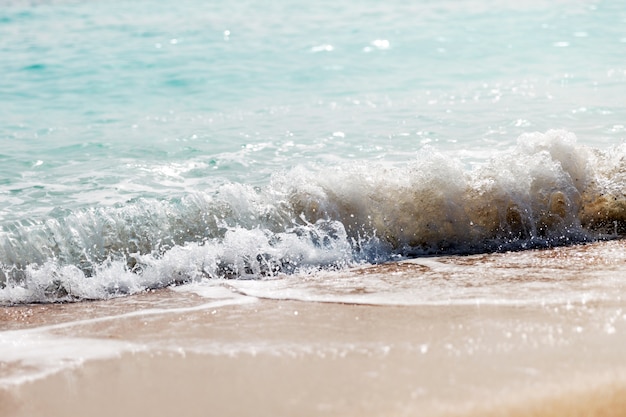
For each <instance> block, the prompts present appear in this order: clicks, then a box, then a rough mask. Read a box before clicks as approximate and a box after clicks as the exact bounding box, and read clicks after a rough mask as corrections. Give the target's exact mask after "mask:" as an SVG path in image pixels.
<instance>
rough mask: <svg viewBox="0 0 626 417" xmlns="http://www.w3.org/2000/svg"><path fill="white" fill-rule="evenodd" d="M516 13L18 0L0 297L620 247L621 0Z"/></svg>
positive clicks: (3, 116) (7, 107) (92, 294)
mask: <svg viewBox="0 0 626 417" xmlns="http://www.w3.org/2000/svg"><path fill="white" fill-rule="evenodd" d="M510 3H511V2H507V1H487V0H481V1H443V2H441V1H437V2H434V1H433V2H431V1H419V2H413V3H411V4H406V3H405V2H393V1H391V2H384V3H381V2H373V1H359V2H356V1H349V2H328V1H322V2H315V3H310V2H309V3H305V2H287V1H275V2H272V3H271V4H264V3H260V2H251V1H239V2H236V3H232V2H212V3H211V4H206V2H200V1H192V0H184V1H177V2H157V1H136V2H121V1H116V0H114V1H110V2H102V1H97V0H93V1H83V2H75V1H63V0H61V1H49V2H44V1H42V2H26V1H21V0H17V1H9V2H4V4H3V5H2V8H1V9H0V74H2V76H1V77H0V141H1V143H2V147H1V148H0V161H1V165H0V227H1V231H0V265H1V270H2V274H0V287H2V288H0V302H2V303H17V302H30V301H57V300H74V299H83V298H106V297H110V296H114V295H118V294H127V293H133V292H137V291H142V290H144V289H146V288H155V287H161V286H165V285H170V284H172V283H180V282H188V281H197V280H202V279H207V278H209V279H210V278H223V277H226V278H241V277H243V278H265V277H271V276H274V275H276V274H280V273H290V274H291V273H294V272H295V273H297V272H302V271H306V270H311V269H313V270H317V269H320V268H322V269H327V268H331V269H334V268H343V267H346V266H350V265H354V264H356V263H361V262H381V261H386V260H390V259H396V258H398V257H406V256H415V255H422V254H437V253H461V254H462V253H473V252H481V251H492V250H507V249H523V248H526V247H544V246H550V245H560V244H569V243H576V242H585V241H589V240H595V239H599V238H606V237H616V236H617V235H619V234H621V233H622V232H623V231H624V229H626V227H625V225H626V223H624V220H626V216H624V215H623V214H622V213H623V212H624V208H626V203H624V201H625V198H624V193H623V191H622V189H623V180H624V179H626V178H625V173H626V164H625V163H624V162H623V161H622V157H624V156H626V148H624V146H623V145H622V143H623V137H624V134H625V131H626V106H624V104H623V103H624V102H623V97H624V95H625V93H626V61H624V58H623V57H624V56H626V9H624V8H623V5H622V4H621V2H619V1H596V2H585V1H557V2H554V1H531V2H520V4H510ZM533 132H540V133H533ZM603 196H610V197H611V198H604V197H603Z"/></svg>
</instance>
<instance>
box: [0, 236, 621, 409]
mask: <svg viewBox="0 0 626 417" xmlns="http://www.w3.org/2000/svg"><path fill="white" fill-rule="evenodd" d="M597 245H600V246H602V245H604V250H605V251H606V249H607V248H611V247H614V246H615V245H617V244H616V243H601V244H597ZM596 249H597V248H596ZM581 250H583V249H581V248H566V249H557V250H552V252H551V255H550V251H535V252H534V255H532V256H530V257H528V255H507V254H505V255H497V254H495V255H486V256H479V257H474V258H471V257H469V258H468V257H466V258H462V257H459V258H453V257H451V258H450V259H457V261H456V262H457V263H458V264H459V265H460V264H467V263H468V262H470V261H471V260H472V259H473V260H474V261H473V262H474V263H475V265H474V267H479V266H480V265H485V264H487V263H489V262H493V261H494V259H499V258H498V257H502V256H505V257H507V259H509V260H511V258H512V257H515V256H526V258H525V259H527V261H525V262H527V263H528V264H529V266H528V268H529V269H528V270H527V271H526V272H524V270H523V268H519V271H520V274H526V273H532V272H533V269H532V267H531V265H530V264H532V263H534V264H535V265H536V264H537V262H538V259H541V258H542V257H544V258H545V257H548V256H556V255H555V253H556V254H559V253H560V255H559V259H561V261H559V262H561V263H562V264H564V265H566V264H567V263H568V262H569V261H571V259H569V261H568V259H567V256H566V255H567V254H570V255H571V256H573V254H574V253H577V254H580V251H581ZM584 250H586V251H590V250H594V249H593V248H587V249H584ZM555 251H557V252H555ZM559 251H560V252H559ZM442 261H443V260H442ZM446 262H449V261H446ZM596 262H598V263H602V262H603V261H602V259H601V258H596ZM444 263H445V262H444ZM556 264H558V262H556ZM610 267H611V268H614V265H611V266H610ZM389 268H391V269H393V270H394V271H396V272H397V271H398V270H399V265H392V266H388V267H381V266H377V267H370V272H371V274H372V275H373V274H382V275H384V274H390V273H391V272H392V271H391V269H389ZM573 268H574V267H573V266H572V268H570V269H573ZM400 269H401V270H402V271H403V272H402V273H403V274H404V275H403V278H404V279H408V278H409V277H410V275H411V274H413V275H416V274H417V273H418V272H416V271H421V272H420V273H422V274H423V273H424V271H423V268H407V267H404V268H400ZM358 273H359V274H363V273H364V272H363V271H362V270H360V271H359V272H358ZM494 273H496V274H497V271H496V270H495V269H494ZM350 274H351V275H355V274H356V272H351V273H350ZM350 274H349V275H350ZM534 282H535V283H540V282H541V280H536V278H535V279H534ZM229 285H230V284H229V283H228V282H224V283H223V286H217V287H214V291H213V292H212V298H207V297H206V294H205V296H200V295H198V294H196V293H194V291H187V290H182V291H181V290H180V289H165V290H160V291H155V292H149V293H145V294H141V295H137V296H131V297H126V298H120V299H113V300H108V301H96V302H83V303H75V304H58V305H30V306H16V307H5V308H2V309H1V310H0V323H1V324H0V326H2V329H3V330H4V331H3V333H2V335H3V337H4V339H2V340H4V341H5V344H4V350H3V352H10V351H9V350H7V348H6V344H7V343H8V342H6V341H7V340H9V339H10V340H13V341H14V343H15V341H16V340H17V341H18V343H16V345H20V343H21V346H22V347H23V349H22V351H21V353H15V355H14V357H13V359H12V360H8V361H7V360H3V361H2V362H0V382H2V388H1V391H0V392H1V394H0V395H1V397H0V398H1V401H0V414H2V415H3V416H44V415H45V416H70V415H76V416H79V415H92V416H110V415H113V414H114V415H120V416H123V415H128V416H131V415H153V416H171V415H173V414H176V413H178V414H181V415H188V416H193V415H198V416H200V415H224V416H226V415H228V416H247V415H274V416H291V415H301V416H313V415H333V416H357V415H358V416H363V415H366V416H368V415H371V416H375V415H376V416H378V415H381V416H503V415H507V416H564V415H567V416H623V415H625V414H626V355H624V352H625V350H624V349H625V348H626V314H625V313H624V311H623V310H622V308H623V307H622V305H623V304H622V301H621V296H616V297H615V298H613V299H608V300H604V301H602V300H591V301H588V302H584V301H582V302H547V303H530V304H524V303H518V304H516V305H507V304H505V303H500V304H499V303H491V304H489V303H474V304H472V303H457V304H447V305H446V304H442V305H405V306H402V305H391V306H389V305H388V306H385V305H368V304H355V303H340V302H315V301H303V300H290V299H282V300H281V299H263V298H258V297H252V296H247V295H242V294H241V292H232V291H230V290H228V288H227V287H228V286H229ZM216 289H219V290H216ZM231 290H232V289H231ZM366 291H367V289H361V292H366ZM196 292H198V291H196ZM59 346H61V347H59ZM69 346H74V348H73V349H74V350H72V349H68V347H69ZM46 350H48V351H47V353H46ZM59 352H61V353H59ZM90 352H91V353H90ZM94 352H95V353H94ZM20 355H21V356H20ZM46 357H49V358H50V360H49V361H46V360H44V359H45V358H46ZM42 358H44V359H42ZM37 367H40V368H41V369H43V370H44V371H45V370H46V369H47V370H48V371H46V372H48V374H46V375H43V374H42V373H41V372H40V373H37V372H35V371H36V368H37ZM44 373H45V372H44ZM20 376H22V377H20ZM20 378H21V379H20ZM16 381H19V382H16Z"/></svg>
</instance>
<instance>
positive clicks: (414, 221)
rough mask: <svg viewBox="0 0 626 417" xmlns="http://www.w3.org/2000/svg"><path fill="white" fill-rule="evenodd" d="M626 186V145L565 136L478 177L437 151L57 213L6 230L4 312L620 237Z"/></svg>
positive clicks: (501, 161) (0, 272) (526, 141)
mask: <svg viewBox="0 0 626 417" xmlns="http://www.w3.org/2000/svg"><path fill="white" fill-rule="evenodd" d="M625 180H626V146H624V145H620V146H616V147H614V148H612V149H609V150H604V151H603V150H599V149H593V148H590V147H586V146H581V145H578V144H577V143H576V138H575V136H574V135H573V134H572V133H569V132H566V131H557V130H554V131H548V132H546V133H545V134H542V133H533V134H527V135H523V136H521V137H520V138H519V139H518V144H517V146H516V147H515V149H512V150H510V151H508V152H505V153H500V154H498V155H497V156H494V157H493V158H492V159H491V160H489V161H487V162H485V163H484V164H482V165H479V166H475V167H473V168H467V167H465V166H464V165H463V163H462V162H461V161H460V160H458V159H454V158H451V157H450V156H449V155H446V154H443V153H440V152H437V151H436V150H435V149H432V148H426V149H424V150H422V151H421V152H420V153H419V154H418V156H417V158H415V160H414V161H412V162H411V163H409V164H406V165H404V166H401V167H398V166H385V165H381V164H373V163H366V162H362V163H355V164H352V165H349V166H348V165H346V166H336V167H327V166H326V167H304V166H299V167H296V168H294V169H292V170H290V171H286V172H282V173H276V174H275V175H274V176H273V177H272V179H271V181H270V183H269V184H268V185H267V186H265V187H252V186H249V185H245V184H238V183H229V184H225V185H222V186H220V187H219V188H218V189H216V190H214V191H212V192H206V193H201V192H198V193H195V194H192V195H188V196H185V197H184V198H180V199H176V200H154V199H136V200H132V201H129V202H127V203H126V204H124V205H119V206H114V207H94V208H90V209H83V210H76V211H69V210H63V209H56V210H55V211H53V212H52V213H51V214H50V216H49V217H48V218H46V219H25V220H22V221H18V222H13V223H11V224H6V225H4V226H3V227H2V230H1V231H0V303H3V304H12V303H24V302H57V301H74V300H82V299H103V298H108V297H113V296H118V295H123V294H131V293H135V292H139V291H144V290H146V289H152V288H159V287H164V286H169V285H173V284H180V283H185V282H191V281H198V280H202V279H213V278H249V279H250V278H251V279H257V278H263V277H272V276H275V275H277V274H282V273H295V272H304V271H310V270H319V269H320V268H344V267H347V266H351V265H355V264H358V263H363V262H371V263H376V262H384V261H388V260H391V259H398V258H402V257H410V256H420V255H434V254H444V253H445V254H467V253H477V252H488V251H504V250H519V249H526V248H536V247H549V246H555V245H565V244H572V243H580V242H588V241H592V240H598V239H607V238H615V237H619V236H620V235H621V234H623V233H625V232H626V195H625V193H624V184H626V181H625Z"/></svg>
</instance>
